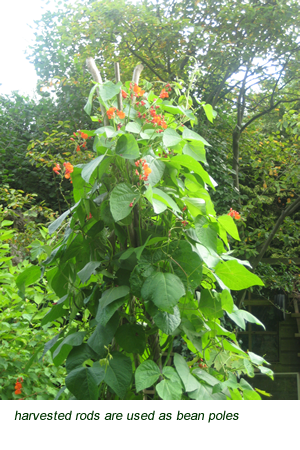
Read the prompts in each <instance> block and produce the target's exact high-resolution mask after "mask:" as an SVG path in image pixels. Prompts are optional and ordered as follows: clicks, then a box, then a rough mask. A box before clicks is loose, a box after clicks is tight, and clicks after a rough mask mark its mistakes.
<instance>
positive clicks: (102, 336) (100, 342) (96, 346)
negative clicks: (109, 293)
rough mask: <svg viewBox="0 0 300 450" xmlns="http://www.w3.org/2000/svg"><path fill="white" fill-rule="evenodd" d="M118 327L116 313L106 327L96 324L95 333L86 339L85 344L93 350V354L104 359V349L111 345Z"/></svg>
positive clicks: (117, 315) (105, 351)
mask: <svg viewBox="0 0 300 450" xmlns="http://www.w3.org/2000/svg"><path fill="white" fill-rule="evenodd" d="M118 325H119V314H118V313H117V312H116V313H115V314H114V315H113V317H112V318H111V319H110V320H109V322H108V323H107V324H106V326H103V325H102V324H101V323H98V325H97V326H96V329H95V331H94V332H93V334H92V335H91V337H90V338H89V339H88V341H87V343H88V345H89V346H90V347H91V349H92V350H94V352H95V353H97V355H98V356H99V358H104V356H105V355H106V353H107V350H106V349H105V348H104V347H105V346H107V345H108V344H110V343H111V341H112V339H113V337H114V335H115V332H116V330H117V328H118Z"/></svg>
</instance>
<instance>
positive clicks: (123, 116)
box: [117, 109, 125, 119]
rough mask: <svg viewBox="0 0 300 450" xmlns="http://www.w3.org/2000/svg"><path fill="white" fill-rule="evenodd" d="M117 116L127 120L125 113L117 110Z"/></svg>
mask: <svg viewBox="0 0 300 450" xmlns="http://www.w3.org/2000/svg"><path fill="white" fill-rule="evenodd" d="M117 116H118V117H119V118H120V119H125V113H124V112H123V111H119V110H118V109H117Z"/></svg>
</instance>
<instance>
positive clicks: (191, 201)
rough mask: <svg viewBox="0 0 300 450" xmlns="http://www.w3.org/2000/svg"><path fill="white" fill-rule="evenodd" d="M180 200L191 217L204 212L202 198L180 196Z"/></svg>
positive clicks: (204, 206) (204, 207)
mask: <svg viewBox="0 0 300 450" xmlns="http://www.w3.org/2000/svg"><path fill="white" fill-rule="evenodd" d="M182 200H183V201H184V203H185V204H186V206H187V208H188V210H189V212H190V213H191V215H192V216H193V217H197V216H198V215H199V214H206V205H205V200H204V199H203V198H190V197H182Z"/></svg>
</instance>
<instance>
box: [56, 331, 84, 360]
mask: <svg viewBox="0 0 300 450" xmlns="http://www.w3.org/2000/svg"><path fill="white" fill-rule="evenodd" d="M84 336H85V332H84V331H78V332H76V333H72V334H69V335H68V336H66V337H65V338H64V339H63V340H62V342H61V343H60V344H59V346H58V347H57V348H56V349H55V350H54V352H53V362H54V364H55V365H56V366H59V365H60V364H62V363H63V361H64V360H65V359H66V357H67V356H68V354H69V353H70V351H71V350H72V347H75V346H77V345H81V344H82V341H83V338H84Z"/></svg>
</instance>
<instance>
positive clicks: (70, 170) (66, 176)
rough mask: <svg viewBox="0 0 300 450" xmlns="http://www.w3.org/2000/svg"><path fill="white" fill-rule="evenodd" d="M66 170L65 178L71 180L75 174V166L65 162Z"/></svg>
mask: <svg viewBox="0 0 300 450" xmlns="http://www.w3.org/2000/svg"><path fill="white" fill-rule="evenodd" d="M64 168H65V178H67V179H69V178H70V176H71V175H70V174H71V173H72V172H73V170H74V169H73V166H72V164H71V163H69V162H64Z"/></svg>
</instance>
